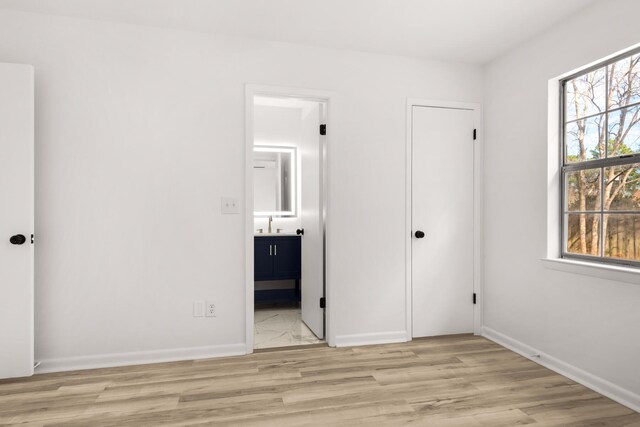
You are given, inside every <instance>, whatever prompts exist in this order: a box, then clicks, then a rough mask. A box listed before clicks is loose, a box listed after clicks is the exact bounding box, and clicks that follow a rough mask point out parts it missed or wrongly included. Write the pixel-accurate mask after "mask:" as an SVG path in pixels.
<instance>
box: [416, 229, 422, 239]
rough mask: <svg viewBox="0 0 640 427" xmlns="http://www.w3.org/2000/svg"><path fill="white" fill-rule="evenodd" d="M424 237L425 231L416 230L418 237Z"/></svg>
mask: <svg viewBox="0 0 640 427" xmlns="http://www.w3.org/2000/svg"><path fill="white" fill-rule="evenodd" d="M423 237H424V231H420V230H418V231H416V239H422V238H423Z"/></svg>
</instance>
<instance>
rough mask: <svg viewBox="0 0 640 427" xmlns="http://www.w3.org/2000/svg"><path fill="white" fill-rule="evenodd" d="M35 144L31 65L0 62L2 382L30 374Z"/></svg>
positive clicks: (0, 311)
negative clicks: (23, 238)
mask: <svg viewBox="0 0 640 427" xmlns="http://www.w3.org/2000/svg"><path fill="white" fill-rule="evenodd" d="M33 140H34V71H33V67H32V66H30V65H22V64H2V63H0V378H12V377H24V376H29V375H33V364H34V331H33V324H34V309H33V305H34V288H33V280H34V277H33V252H34V251H33V245H32V244H31V234H32V233H33V232H34V160H33V158H34V157H33V156H34V144H33ZM16 235H22V236H24V237H25V239H26V241H25V242H24V243H22V244H17V243H16V242H19V241H20V239H19V238H18V239H17V240H16V239H14V243H13V244H12V243H11V242H10V238H11V237H12V236H16Z"/></svg>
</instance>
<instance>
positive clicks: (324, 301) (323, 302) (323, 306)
mask: <svg viewBox="0 0 640 427" xmlns="http://www.w3.org/2000/svg"><path fill="white" fill-rule="evenodd" d="M326 306H327V300H326V299H325V297H322V298H320V308H325V307H326Z"/></svg>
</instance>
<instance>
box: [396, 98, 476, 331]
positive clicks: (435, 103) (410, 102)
mask: <svg viewBox="0 0 640 427" xmlns="http://www.w3.org/2000/svg"><path fill="white" fill-rule="evenodd" d="M413 107H433V108H450V109H461V110H471V111H473V121H474V127H475V129H477V132H476V140H475V141H473V139H472V135H469V140H470V143H472V144H473V169H474V170H473V290H474V292H475V293H476V297H477V301H476V304H475V305H474V307H473V333H474V334H475V335H481V334H482V322H483V302H484V298H483V280H482V278H483V271H482V256H483V253H482V247H483V230H482V206H483V185H482V177H483V155H484V138H483V135H484V133H483V126H482V105H481V104H479V103H469V102H457V101H439V100H429V99H419V98H408V99H407V130H406V144H405V154H406V158H405V161H406V169H405V171H406V173H405V179H406V187H405V190H406V191H405V203H406V206H405V209H406V211H405V214H406V216H405V236H406V237H405V257H406V264H405V265H406V269H405V283H406V290H405V300H406V313H407V317H406V328H407V341H411V340H412V339H413V301H412V294H413V284H412V278H411V271H412V265H411V242H412V240H413V236H412V234H411V231H412V230H411V214H412V205H411V189H412V187H411V186H412V170H411V160H412V155H413V153H412V143H413V137H412V136H413V135H412V134H413ZM471 298H472V296H471V295H469V299H471Z"/></svg>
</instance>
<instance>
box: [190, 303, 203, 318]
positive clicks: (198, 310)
mask: <svg viewBox="0 0 640 427" xmlns="http://www.w3.org/2000/svg"><path fill="white" fill-rule="evenodd" d="M193 317H204V301H194V302H193Z"/></svg>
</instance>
